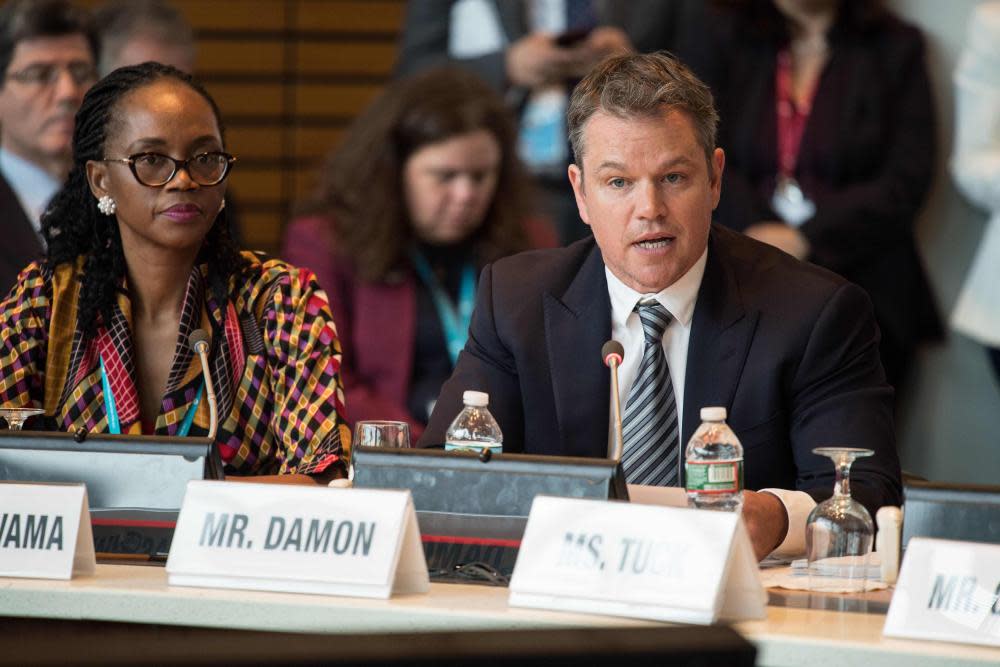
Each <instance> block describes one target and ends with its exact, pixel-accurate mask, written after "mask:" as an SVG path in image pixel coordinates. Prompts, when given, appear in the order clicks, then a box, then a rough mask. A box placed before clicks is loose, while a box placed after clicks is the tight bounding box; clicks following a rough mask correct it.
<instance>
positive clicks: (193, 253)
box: [0, 63, 350, 482]
mask: <svg viewBox="0 0 1000 667" xmlns="http://www.w3.org/2000/svg"><path fill="white" fill-rule="evenodd" d="M234 161H235V158H234V157H233V156H231V155H229V154H227V153H226V152H225V147H224V143H223V136H222V122H221V118H220V115H219V110H218V108H217V107H216V105H215V102H214V101H213V100H212V98H211V97H210V96H209V95H208V93H207V92H206V91H205V90H204V89H203V88H202V87H201V86H199V85H198V84H197V83H195V82H194V81H193V80H192V79H191V78H190V77H189V76H188V75H186V74H184V73H182V72H180V71H178V70H176V69H174V68H172V67H168V66H166V65H160V64H157V63H145V64H143V65H137V66H134V67H124V68H121V69H118V70H116V71H114V72H112V73H111V74H109V75H108V76H107V77H106V78H104V79H102V80H101V81H99V82H98V83H97V84H96V85H95V86H94V87H93V88H91V89H90V91H89V92H88V93H87V95H86V97H85V98H84V100H83V104H82V106H81V107H80V111H79V112H78V113H77V116H76V128H75V132H74V135H73V166H72V170H71V171H70V174H69V177H68V180H67V182H66V184H65V185H64V186H63V188H62V190H60V191H59V193H58V194H57V195H56V197H55V199H54V200H53V202H52V203H51V204H50V206H49V209H48V210H47V211H46V213H45V215H44V216H43V217H42V227H43V232H44V234H45V238H46V241H47V242H48V256H47V258H46V260H45V261H44V262H41V263H34V264H31V265H29V266H28V267H27V268H26V269H24V270H23V271H22V272H21V275H20V277H19V279H18V285H17V286H16V287H15V288H14V290H13V291H12V292H11V294H10V295H9V296H8V297H7V299H6V300H5V301H4V303H3V304H2V306H0V308H2V313H3V314H2V316H0V317H2V322H0V401H2V403H3V404H5V405H11V406H15V407H17V406H29V405H30V406H35V407H43V408H44V409H45V414H46V417H47V418H48V419H49V421H50V422H54V423H55V424H56V425H57V426H58V428H60V429H61V430H66V431H70V430H74V431H75V430H77V429H84V430H86V431H89V432H100V433H104V432H107V433H122V434H140V433H142V434H148V435H170V436H186V435H202V436H204V435H206V434H207V433H209V432H210V423H211V419H210V411H209V405H208V404H209V401H208V400H207V397H206V395H207V394H208V393H210V389H211V388H209V389H208V390H206V383H205V382H204V380H203V376H202V369H201V365H200V363H199V360H198V358H197V355H196V354H194V352H193V350H192V347H191V345H190V344H189V342H188V341H189V336H190V334H191V332H192V331H194V330H196V329H202V330H204V331H206V332H207V333H208V336H209V367H210V374H211V377H212V384H213V385H214V387H215V392H216V394H217V396H218V408H219V409H218V430H217V433H216V443H217V445H218V447H219V450H220V453H221V455H222V458H223V460H224V461H225V463H226V464H227V470H228V471H229V472H234V473H237V474H253V475H268V474H274V473H298V475H286V476H283V477H282V479H283V480H284V481H296V480H298V481H306V482H311V481H313V480H312V479H310V478H309V477H306V476H305V475H310V476H313V477H314V479H316V480H317V481H322V480H324V479H325V478H327V477H332V476H334V475H336V474H339V473H340V472H342V466H341V462H342V458H343V457H344V456H345V455H346V452H347V449H348V447H349V444H350V432H349V431H348V429H347V427H346V425H345V423H344V420H343V414H342V412H343V411H342V402H343V399H342V391H341V387H340V380H339V375H338V371H339V368H340V355H339V349H338V344H337V339H336V334H335V332H334V328H333V325H332V322H331V316H330V312H329V308H328V306H327V303H326V301H325V297H324V296H323V293H322V291H321V290H319V289H318V288H317V285H316V283H315V280H314V279H313V278H312V276H311V275H310V274H309V272H307V271H299V270H298V269H295V268H293V267H290V266H288V265H286V264H284V263H283V262H278V261H263V260H261V259H259V258H258V257H256V256H255V255H253V254H250V253H241V252H240V251H239V249H238V248H237V247H236V245H235V244H234V243H233V241H232V240H231V239H230V237H229V234H228V231H227V226H226V220H225V217H226V216H225V213H224V208H225V200H224V199H223V196H224V194H225V179H226V176H227V175H228V173H229V169H230V166H231V165H232V163H233V162H234ZM203 399H206V400H203ZM258 479H259V478H258Z"/></svg>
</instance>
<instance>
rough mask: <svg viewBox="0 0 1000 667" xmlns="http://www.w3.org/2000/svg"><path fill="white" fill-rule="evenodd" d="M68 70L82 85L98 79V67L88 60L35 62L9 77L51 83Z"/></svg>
mask: <svg viewBox="0 0 1000 667" xmlns="http://www.w3.org/2000/svg"><path fill="white" fill-rule="evenodd" d="M63 70H66V71H67V72H69V76H70V78H71V79H73V83H75V84H76V85H78V86H80V85H83V84H85V83H93V82H94V81H96V80H97V69H95V67H94V66H93V65H92V64H90V63H87V62H72V63H69V64H68V65H60V64H56V63H35V64H34V65H28V66H27V67H25V68H24V69H22V70H21V71H20V72H15V73H13V74H9V75H8V78H10V79H14V80H15V81H20V82H21V83H26V84H35V85H51V84H53V83H55V82H56V81H57V80H58V78H59V74H60V73H61V72H62V71H63Z"/></svg>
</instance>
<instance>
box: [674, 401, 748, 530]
mask: <svg viewBox="0 0 1000 667" xmlns="http://www.w3.org/2000/svg"><path fill="white" fill-rule="evenodd" d="M684 484H685V488H686V489H687V499H688V507H693V508H696V509H703V510H720V511H724V512H739V511H740V510H741V509H742V508H743V445H741V444H740V441H739V439H738V438H737V437H736V434H735V433H733V430H732V429H731V428H729V426H728V425H727V424H726V409H725V408H702V409H701V426H699V427H698V430H697V431H695V432H694V435H693V436H691V441H690V442H689V443H688V446H687V450H686V452H685V455H684Z"/></svg>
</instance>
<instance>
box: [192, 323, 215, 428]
mask: <svg viewBox="0 0 1000 667" xmlns="http://www.w3.org/2000/svg"><path fill="white" fill-rule="evenodd" d="M188 345H190V346H191V349H192V350H194V351H195V353H196V354H197V355H198V359H199V360H200V361H201V374H202V375H203V376H204V377H205V394H206V396H207V398H208V438H209V439H210V440H215V431H216V430H217V429H218V426H219V404H218V403H216V401H215V387H213V386H212V374H211V373H209V372H208V334H207V333H205V330H204V329H195V330H194V331H192V332H191V333H190V334H189V335H188Z"/></svg>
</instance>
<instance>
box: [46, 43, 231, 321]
mask: <svg viewBox="0 0 1000 667" xmlns="http://www.w3.org/2000/svg"><path fill="white" fill-rule="evenodd" d="M164 78H172V79H176V80H178V81H180V82H182V83H184V84H186V85H188V86H190V87H191V89H192V90H194V91H195V92H197V93H198V94H199V95H201V96H202V97H203V98H205V100H206V101H207V102H208V104H209V106H210V107H211V108H212V112H213V113H214V114H215V119H216V121H217V123H218V125H219V132H220V134H221V133H222V131H223V130H222V116H221V114H220V113H219V108H218V106H217V105H216V104H215V100H213V99H212V97H211V96H210V95H209V94H208V91H206V90H205V89H204V88H203V87H202V86H201V85H200V84H199V83H198V82H196V81H195V80H194V79H192V78H191V76H190V75H188V74H185V73H184V72H181V71H180V70H178V69H176V68H174V67H170V66H169V65H161V64H159V63H153V62H148V63H143V64H141V65H134V66H130V67H122V68H120V69H117V70H115V71H113V72H111V73H110V74H109V75H108V76H106V77H105V78H103V79H101V80H100V81H98V82H97V83H96V84H94V86H93V88H91V89H90V90H89V91H88V92H87V94H86V96H85V97H84V98H83V104H82V105H81V106H80V110H79V111H78V112H77V113H76V127H75V129H74V131H73V166H72V168H71V170H70V172H69V177H68V178H67V180H66V183H65V184H64V185H63V187H62V189H60V190H59V192H58V193H56V196H55V198H54V199H53V200H52V203H51V204H50V205H49V207H48V209H47V210H46V211H45V213H44V215H42V233H43V234H44V236H45V240H46V242H47V244H48V256H47V260H46V263H47V265H48V267H49V268H50V269H54V268H55V267H56V266H58V265H60V264H63V263H66V262H75V261H76V260H77V258H78V257H80V256H83V257H84V258H85V260H84V265H83V276H82V279H81V282H82V284H81V287H80V299H79V303H80V311H79V321H78V324H79V327H80V330H81V331H82V332H83V335H84V337H85V339H87V338H90V337H91V336H93V335H94V333H96V331H97V327H98V324H99V323H100V321H102V320H103V321H104V322H109V321H110V319H111V314H112V310H113V307H114V304H115V301H116V298H117V294H118V292H119V289H120V285H121V284H122V279H123V278H124V276H125V255H124V253H123V251H122V242H121V236H120V234H119V231H118V225H117V224H116V221H115V220H114V219H113V218H112V217H109V216H105V215H102V214H101V213H100V212H99V211H98V210H97V201H96V199H95V198H94V195H93V194H92V193H91V191H90V185H89V184H88V182H87V162H88V161H91V160H95V161H96V160H101V159H103V158H104V157H106V156H105V154H104V146H105V143H106V141H107V138H108V133H109V131H110V130H109V128H112V127H113V126H114V125H115V123H116V121H117V120H118V116H117V114H118V113H119V112H120V109H119V105H120V102H121V100H122V98H124V97H125V96H126V95H127V94H129V93H131V92H132V91H134V90H136V89H138V88H142V87H143V86H147V85H150V84H152V83H154V82H155V81H158V80H159V79H164ZM197 261H198V263H200V264H201V263H204V264H207V265H208V284H209V287H210V289H211V291H212V295H213V296H214V297H215V299H216V300H217V301H218V302H219V303H225V301H226V300H228V298H229V285H230V279H231V278H234V277H239V275H240V274H241V272H242V270H243V268H244V267H245V266H246V264H247V262H246V260H245V259H244V258H243V256H242V255H241V254H240V251H239V248H238V247H237V245H236V243H235V242H234V241H233V238H232V236H231V235H230V233H229V225H228V223H227V221H226V215H225V209H223V210H222V211H221V212H220V213H219V215H218V216H217V217H216V219H215V223H214V224H213V225H212V228H211V229H210V230H209V232H208V234H207V235H206V236H205V240H204V243H203V245H202V248H201V251H200V253H199V255H198V260H197Z"/></svg>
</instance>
